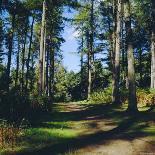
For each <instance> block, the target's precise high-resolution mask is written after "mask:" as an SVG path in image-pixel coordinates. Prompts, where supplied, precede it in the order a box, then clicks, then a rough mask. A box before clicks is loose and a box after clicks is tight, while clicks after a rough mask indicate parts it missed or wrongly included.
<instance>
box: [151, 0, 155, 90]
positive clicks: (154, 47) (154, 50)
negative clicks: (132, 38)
mask: <svg viewBox="0 0 155 155" xmlns="http://www.w3.org/2000/svg"><path fill="white" fill-rule="evenodd" d="M151 88H153V89H155V1H154V0H152V36H151Z"/></svg>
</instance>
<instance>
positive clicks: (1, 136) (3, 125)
mask: <svg viewBox="0 0 155 155" xmlns="http://www.w3.org/2000/svg"><path fill="white" fill-rule="evenodd" d="M22 131H23V129H22V128H21V126H17V125H16V124H15V123H8V122H7V121H6V120H0V148H6V147H7V148H8V147H11V148H12V149H13V148H14V147H15V146H16V145H17V142H18V141H19V139H20V136H21V135H22V134H23V133H22Z"/></svg>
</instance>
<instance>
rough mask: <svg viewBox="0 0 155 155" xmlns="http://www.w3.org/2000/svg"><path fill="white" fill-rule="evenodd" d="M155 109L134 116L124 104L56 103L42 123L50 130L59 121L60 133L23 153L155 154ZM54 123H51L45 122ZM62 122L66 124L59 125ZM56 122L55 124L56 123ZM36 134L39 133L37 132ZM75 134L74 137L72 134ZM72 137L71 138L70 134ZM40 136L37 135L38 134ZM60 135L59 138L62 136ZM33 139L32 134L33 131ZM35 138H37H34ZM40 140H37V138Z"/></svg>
mask: <svg viewBox="0 0 155 155" xmlns="http://www.w3.org/2000/svg"><path fill="white" fill-rule="evenodd" d="M154 116H155V112H153V111H152V112H140V113H139V114H137V115H136V116H131V115H129V114H127V113H126V112H125V109H124V108H122V107H116V106H113V105H111V104H100V105H88V104H80V103H62V104H54V106H53V112H52V113H51V114H50V115H49V116H48V117H47V118H46V117H45V116H44V117H45V118H46V120H45V118H43V120H42V122H40V123H39V125H40V126H41V127H42V128H45V132H43V133H41V132H39V133H40V134H42V135H43V136H44V135H45V134H46V131H48V132H50V130H52V129H53V126H51V125H50V124H51V123H54V124H55V123H58V126H55V127H58V128H61V129H58V130H59V131H60V130H61V134H62V135H63V133H65V132H66V131H68V135H67V137H62V136H61V137H60V136H59V137H58V141H56V142H55V143H51V144H50V142H51V140H50V139H49V140H48V141H47V144H48V145H47V144H46V141H45V140H44V139H43V140H41V141H42V143H44V144H46V145H45V147H42V148H40V149H33V150H31V151H27V152H23V153H19V154H20V155H146V154H148V155H155V117H154ZM47 121H48V122H51V123H50V124H49V125H48V124H44V122H47ZM54 124H53V125H54ZM59 124H64V125H62V126H59ZM55 125H56V124H55ZM35 134H36V133H35ZM70 135H75V136H73V137H72V136H70ZM68 136H69V137H68ZM35 138H37V137H35ZM59 138H60V139H59ZM47 139H48V137H47ZM32 140H33V134H32ZM35 140H36V139H35ZM37 142H38V141H37Z"/></svg>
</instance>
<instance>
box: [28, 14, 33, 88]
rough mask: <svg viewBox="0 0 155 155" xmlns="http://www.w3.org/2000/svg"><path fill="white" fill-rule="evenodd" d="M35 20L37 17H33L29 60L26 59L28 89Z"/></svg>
mask: <svg viewBox="0 0 155 155" xmlns="http://www.w3.org/2000/svg"><path fill="white" fill-rule="evenodd" d="M34 20H35V18H34V17H33V19H32V24H31V32H30V33H31V35H30V43H29V51H28V57H27V61H26V68H27V73H26V89H28V80H29V69H30V56H31V50H32V49H31V48H32V38H33V27H34Z"/></svg>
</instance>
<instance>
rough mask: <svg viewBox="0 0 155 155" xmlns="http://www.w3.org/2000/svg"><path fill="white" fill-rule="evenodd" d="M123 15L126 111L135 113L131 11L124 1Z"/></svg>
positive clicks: (125, 0) (127, 2)
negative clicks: (125, 49) (126, 68)
mask: <svg viewBox="0 0 155 155" xmlns="http://www.w3.org/2000/svg"><path fill="white" fill-rule="evenodd" d="M124 15H125V26H126V44H127V56H128V83H129V103H128V111H129V112H132V113H134V112H137V111H138V109H137V98H136V83H135V68H134V49H133V35H132V28H131V11H130V1H129V0H124Z"/></svg>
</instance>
